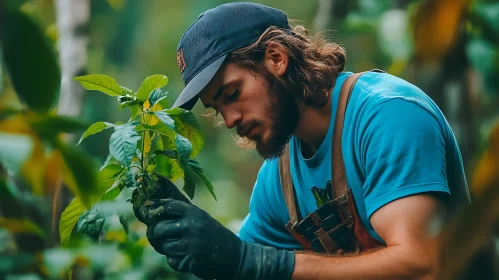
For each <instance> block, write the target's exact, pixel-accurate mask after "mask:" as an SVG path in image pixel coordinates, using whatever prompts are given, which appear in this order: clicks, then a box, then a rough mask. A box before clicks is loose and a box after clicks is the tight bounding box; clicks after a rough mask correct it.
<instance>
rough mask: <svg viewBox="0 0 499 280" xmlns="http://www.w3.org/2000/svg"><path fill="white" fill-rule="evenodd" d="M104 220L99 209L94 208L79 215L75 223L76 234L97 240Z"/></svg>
mask: <svg viewBox="0 0 499 280" xmlns="http://www.w3.org/2000/svg"><path fill="white" fill-rule="evenodd" d="M105 220H106V218H105V217H104V216H103V215H102V213H101V212H100V211H99V209H98V208H97V207H96V206H94V207H92V209H90V210H89V211H86V212H84V213H83V214H81V215H80V217H79V218H78V221H77V222H76V232H78V233H81V234H84V235H86V236H89V237H90V238H92V240H98V238H99V235H100V233H101V231H102V227H103V226H104V222H105Z"/></svg>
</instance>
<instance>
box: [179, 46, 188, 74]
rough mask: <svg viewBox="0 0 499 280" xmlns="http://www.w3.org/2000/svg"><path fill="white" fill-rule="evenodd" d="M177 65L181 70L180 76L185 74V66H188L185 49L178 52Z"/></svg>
mask: <svg viewBox="0 0 499 280" xmlns="http://www.w3.org/2000/svg"><path fill="white" fill-rule="evenodd" d="M177 65H178V68H179V69H180V74H182V73H183V72H184V69H185V66H187V65H186V64H185V59H184V49H180V50H179V51H178V52H177Z"/></svg>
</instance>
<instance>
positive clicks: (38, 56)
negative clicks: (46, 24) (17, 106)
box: [0, 8, 61, 113]
mask: <svg viewBox="0 0 499 280" xmlns="http://www.w3.org/2000/svg"><path fill="white" fill-rule="evenodd" d="M0 26H2V27H3V28H2V29H3V36H2V38H3V40H1V46H0V49H1V50H2V54H3V61H2V62H3V64H4V66H5V68H6V69H7V72H8V73H9V76H10V80H11V82H12V85H13V87H14V89H15V91H16V93H17V94H18V96H19V98H20V99H21V100H22V101H23V102H25V103H26V105H27V106H28V107H29V108H31V109H33V110H35V111H37V112H43V113H45V112H48V111H49V110H50V109H51V108H52V106H53V105H54V103H55V102H56V100H57V98H58V96H59V90H60V84H61V71H60V69H59V66H58V63H57V56H56V54H55V51H54V47H53V46H52V45H51V43H50V42H49V41H48V39H47V38H46V37H45V35H44V32H43V31H42V29H41V28H40V26H39V25H38V24H36V23H35V22H34V21H33V20H32V19H31V18H30V17H29V16H28V15H26V14H25V13H23V12H21V11H20V10H11V9H7V8H5V9H4V11H3V13H2V18H0Z"/></svg>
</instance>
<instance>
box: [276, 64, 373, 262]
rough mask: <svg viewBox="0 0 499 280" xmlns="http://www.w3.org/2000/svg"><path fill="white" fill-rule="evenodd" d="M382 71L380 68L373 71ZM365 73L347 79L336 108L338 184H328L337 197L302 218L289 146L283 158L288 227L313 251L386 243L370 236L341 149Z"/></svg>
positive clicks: (355, 250) (348, 250)
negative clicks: (348, 108) (352, 98)
mask: <svg viewBox="0 0 499 280" xmlns="http://www.w3.org/2000/svg"><path fill="white" fill-rule="evenodd" d="M372 71H375V72H382V71H380V70H372ZM362 74H363V73H357V74H353V75H351V76H350V77H348V78H347V80H345V82H344V84H343V86H342V88H341V92H340V97H339V101H338V108H337V109H336V118H335V124H334V131H333V151H334V153H333V156H332V164H331V165H332V169H333V170H332V171H333V172H332V174H333V179H334V180H333V182H334V185H333V186H331V185H329V184H328V187H329V188H331V187H332V188H333V189H334V191H332V190H330V193H332V194H333V195H334V197H333V199H331V200H329V201H328V202H326V203H325V204H324V205H322V206H321V207H319V208H318V209H317V210H316V211H314V212H313V213H310V214H308V215H307V216H306V217H305V218H303V219H302V218H301V216H300V211H299V206H298V202H297V201H296V199H295V195H296V193H295V189H294V186H293V181H292V178H291V173H290V169H289V165H290V163H289V162H290V160H289V145H288V146H286V148H285V150H284V153H283V155H282V156H281V157H280V158H279V173H280V177H281V185H282V189H283V194H284V197H285V199H286V206H287V208H288V212H289V215H290V221H289V222H288V223H287V224H286V229H287V230H288V231H289V232H290V233H291V235H292V236H293V237H294V238H295V239H296V240H297V241H298V243H300V245H301V246H302V247H303V248H304V249H305V250H309V251H314V252H318V253H327V254H344V253H348V254H358V253H360V252H362V251H366V250H369V249H373V248H376V247H380V246H383V244H382V243H381V242H379V241H378V240H376V239H374V238H373V237H371V235H369V233H368V232H367V230H366V229H365V228H364V226H363V225H362V222H361V220H360V218H359V215H358V211H357V206H356V204H355V199H354V197H353V194H352V190H351V189H350V188H349V187H348V185H347V181H346V172H345V166H344V162H343V153H342V151H341V148H342V146H341V138H342V132H343V122H344V115H345V111H346V106H347V104H348V100H349V99H350V95H351V93H352V90H353V87H354V85H355V82H356V81H357V79H358V78H359V77H360V76H361V75H362Z"/></svg>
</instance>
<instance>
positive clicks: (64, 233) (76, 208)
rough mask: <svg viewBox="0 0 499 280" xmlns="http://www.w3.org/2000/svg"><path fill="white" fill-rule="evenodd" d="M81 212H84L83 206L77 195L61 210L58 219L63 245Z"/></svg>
mask: <svg viewBox="0 0 499 280" xmlns="http://www.w3.org/2000/svg"><path fill="white" fill-rule="evenodd" d="M83 212H85V206H84V205H83V203H82V202H81V200H80V198H79V197H75V198H74V199H73V200H72V201H71V203H70V204H69V205H68V207H66V209H64V212H62V215H61V220H60V221H59V235H60V237H61V245H63V246H64V245H66V243H67V242H68V241H69V238H70V237H71V233H72V232H73V228H74V226H75V225H76V222H78V219H79V218H80V216H81V215H82V214H83Z"/></svg>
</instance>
